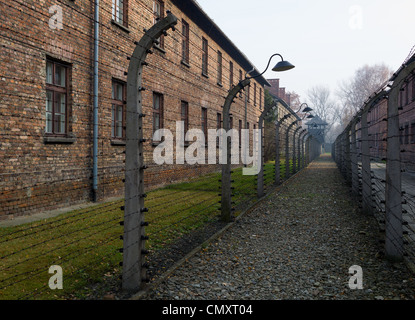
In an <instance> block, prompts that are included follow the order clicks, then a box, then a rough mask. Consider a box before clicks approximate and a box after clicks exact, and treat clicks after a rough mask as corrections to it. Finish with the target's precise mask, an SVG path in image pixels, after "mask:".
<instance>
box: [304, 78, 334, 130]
mask: <svg viewBox="0 0 415 320" xmlns="http://www.w3.org/2000/svg"><path fill="white" fill-rule="evenodd" d="M307 99H308V101H309V102H310V103H309V107H310V108H312V109H313V113H314V115H317V116H319V117H320V118H321V120H323V121H325V122H327V127H326V134H328V133H330V132H331V131H332V130H331V129H332V126H333V125H334V124H335V123H336V122H339V119H340V116H341V112H340V110H339V107H338V104H337V103H336V102H335V100H333V99H332V98H331V92H330V88H328V87H326V86H321V85H320V86H314V87H312V88H311V89H309V90H308V91H307Z"/></svg>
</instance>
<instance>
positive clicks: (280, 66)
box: [272, 60, 295, 72]
mask: <svg viewBox="0 0 415 320" xmlns="http://www.w3.org/2000/svg"><path fill="white" fill-rule="evenodd" d="M293 68H295V66H294V65H292V64H291V63H289V62H288V61H286V60H282V61H280V62H278V63H277V64H276V65H275V67H274V68H272V71H277V72H278V71H286V70H290V69H293Z"/></svg>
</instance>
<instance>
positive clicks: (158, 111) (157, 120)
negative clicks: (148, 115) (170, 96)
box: [153, 92, 164, 142]
mask: <svg viewBox="0 0 415 320" xmlns="http://www.w3.org/2000/svg"><path fill="white" fill-rule="evenodd" d="M163 113H164V97H163V95H162V94H160V93H156V92H154V93H153V141H155V142H160V141H161V136H160V135H158V134H157V135H155V134H154V133H155V132H156V131H157V130H159V129H163Z"/></svg>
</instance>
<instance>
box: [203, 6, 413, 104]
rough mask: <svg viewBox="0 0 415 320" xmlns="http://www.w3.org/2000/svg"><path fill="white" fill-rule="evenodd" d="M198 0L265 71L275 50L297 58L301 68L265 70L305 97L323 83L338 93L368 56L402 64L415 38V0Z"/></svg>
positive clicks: (374, 60) (391, 64)
mask: <svg viewBox="0 0 415 320" xmlns="http://www.w3.org/2000/svg"><path fill="white" fill-rule="evenodd" d="M197 2H198V3H199V4H200V6H201V7H202V8H203V10H204V11H205V12H206V13H207V14H208V15H209V16H210V17H211V19H212V20H214V21H215V23H216V24H217V25H218V26H219V27H220V28H221V29H222V30H223V31H224V33H225V34H226V35H227V36H228V37H229V38H230V39H231V40H232V41H233V42H234V43H235V45H236V46H237V47H238V48H239V49H240V50H241V51H242V52H243V53H244V54H245V55H246V56H247V57H248V59H249V60H250V61H251V62H252V63H253V64H254V65H255V67H256V68H257V69H258V70H259V71H260V72H262V71H263V70H264V69H265V67H266V65H267V63H268V59H269V57H270V56H271V55H272V54H273V53H280V54H281V55H282V56H283V57H284V59H286V60H288V61H289V62H291V63H292V64H294V65H295V66H296V68H295V69H293V70H290V71H286V72H283V73H275V72H272V71H268V72H267V73H265V75H264V76H265V77H266V78H267V79H270V78H279V79H281V80H280V83H281V86H283V87H286V88H287V90H288V91H295V92H297V93H298V94H300V96H301V98H302V102H304V101H306V100H307V99H306V93H307V90H308V89H309V88H310V87H312V86H315V85H325V86H329V87H330V88H331V90H332V92H333V93H334V92H335V90H336V89H337V86H338V84H339V82H341V81H342V80H346V79H349V78H350V77H352V76H353V74H354V72H355V70H356V69H358V68H359V67H361V66H363V65H365V64H369V65H372V64H377V63H385V64H386V65H388V66H389V67H391V68H392V69H393V70H397V69H398V68H399V67H400V66H401V64H402V62H403V61H404V60H405V59H406V57H407V56H408V54H409V52H410V51H411V49H412V48H413V46H414V45H415V1H414V0H392V1H391V0H388V1H386V0H313V1H310V0H256V1H252V0H197ZM274 59H275V60H273V61H272V63H271V64H272V65H275V64H276V63H277V62H278V59H279V58H278V57H275V58H274ZM270 69H271V67H270ZM270 69H269V70H270Z"/></svg>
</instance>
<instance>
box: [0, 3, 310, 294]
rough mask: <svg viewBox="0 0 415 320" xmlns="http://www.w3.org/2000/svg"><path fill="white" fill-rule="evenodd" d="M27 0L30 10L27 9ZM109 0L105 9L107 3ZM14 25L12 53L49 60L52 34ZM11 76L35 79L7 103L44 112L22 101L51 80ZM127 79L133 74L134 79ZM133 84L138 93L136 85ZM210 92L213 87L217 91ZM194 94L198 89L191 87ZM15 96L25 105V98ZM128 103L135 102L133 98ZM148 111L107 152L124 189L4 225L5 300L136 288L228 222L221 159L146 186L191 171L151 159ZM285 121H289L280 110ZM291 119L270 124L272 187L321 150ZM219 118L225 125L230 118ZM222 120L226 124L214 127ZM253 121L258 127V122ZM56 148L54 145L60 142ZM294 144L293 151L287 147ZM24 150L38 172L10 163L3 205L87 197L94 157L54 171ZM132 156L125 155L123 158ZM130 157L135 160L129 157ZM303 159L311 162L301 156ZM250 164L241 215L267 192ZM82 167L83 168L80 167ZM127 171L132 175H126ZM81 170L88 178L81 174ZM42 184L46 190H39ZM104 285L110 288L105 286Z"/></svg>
mask: <svg viewBox="0 0 415 320" xmlns="http://www.w3.org/2000/svg"><path fill="white" fill-rule="evenodd" d="M59 3H60V4H61V5H62V6H67V4H66V3H65V2H59ZM6 5H7V6H8V8H9V10H18V11H19V12H20V11H21V14H22V15H23V16H25V17H26V18H29V17H37V18H38V19H39V20H44V21H46V22H47V20H48V19H49V16H48V15H47V14H45V13H43V12H42V11H38V10H36V8H35V7H29V6H28V5H27V4H26V3H24V2H19V1H16V3H15V4H14V5H11V4H6ZM20 7H21V8H23V9H24V10H20V9H21V8H20ZM19 8H20V9H19ZM71 9H74V10H78V9H76V8H71ZM100 9H102V10H106V9H105V8H104V7H102V8H100ZM143 10H147V11H148V10H149V9H148V8H147V7H143ZM78 13H79V14H82V15H83V16H84V18H85V19H89V20H91V22H92V20H93V18H91V17H90V16H89V15H87V14H84V13H83V12H82V11H79V12H78ZM166 21H167V22H166ZM174 22H176V23H177V24H181V23H182V22H181V21H175V20H174V19H173V18H172V15H169V14H168V16H167V17H166V18H165V19H163V20H162V21H159V23H160V24H158V27H156V28H159V29H158V30H157V32H156V33H154V34H153V33H152V32H153V31H154V30H155V29H153V30H152V31H150V30H151V29H150V30H145V35H144V38H147V39H146V41H147V42H146V44H145V45H144V44H142V43H141V44H140V43H135V45H136V47H138V49H139V50H141V51H142V52H143V53H145V54H151V50H152V49H153V48H152V47H153V46H156V45H157V41H156V40H157V39H158V38H159V37H160V34H159V33H160V32H161V33H162V34H164V31H166V30H167V29H168V28H171V27H172V26H173V25H175V23H174ZM98 23H99V26H100V27H101V28H103V30H106V29H108V26H106V25H105V24H104V23H101V22H98ZM160 26H161V27H160ZM5 28H6V29H9V31H10V32H9V33H7V34H6V33H1V34H0V37H1V38H2V39H3V40H4V42H3V45H2V48H3V49H4V53H5V61H6V60H7V59H9V60H10V63H12V62H13V61H12V59H13V56H14V55H19V56H23V57H25V58H27V59H34V60H35V61H39V62H40V64H41V63H43V62H44V57H43V56H44V52H43V49H42V48H43V47H45V46H46V45H48V43H49V42H50V41H49V40H53V39H47V37H49V35H45V37H46V38H41V37H37V36H36V35H35V36H33V37H31V38H30V39H29V38H28V37H27V35H26V34H24V33H23V32H22V31H16V30H14V29H12V28H9V27H8V26H5ZM63 30H64V32H67V33H68V34H70V33H72V34H76V35H77V36H78V38H79V40H80V41H81V42H85V43H87V42H88V41H90V39H89V37H90V35H89V34H87V33H84V32H83V31H82V30H81V29H78V28H75V27H73V26H71V25H69V24H68V25H66V24H65V25H64V29H63ZM194 35H195V36H199V35H196V34H194ZM165 36H166V35H165ZM45 39H46V40H45ZM172 39H173V41H174V42H175V43H176V44H177V43H179V42H180V38H178V37H175V36H174V33H173V35H172ZM124 40H129V39H124ZM110 44H111V39H109V38H103V39H102V41H101V42H100V44H99V49H100V50H102V51H103V52H106V53H111V54H117V55H121V56H125V58H127V57H128V59H129V60H130V63H135V64H137V63H138V64H139V65H140V67H139V68H138V69H137V70H143V67H144V68H152V69H157V68H159V67H158V66H156V65H153V64H150V65H148V64H146V63H145V58H144V57H140V59H137V57H136V56H135V55H132V56H131V52H129V51H128V50H125V49H124V48H123V47H120V48H117V49H115V48H113V47H112V46H111V45H110ZM165 46H166V47H165V49H166V50H171V51H173V52H175V53H177V54H179V52H177V50H178V49H177V47H180V46H176V45H173V46H170V45H169V44H168V42H167V41H166V42H165ZM212 51H213V50H212ZM71 54H72V55H73V59H72V62H73V63H76V65H77V67H78V69H79V71H85V72H90V63H89V62H88V61H87V60H85V59H84V57H83V56H81V55H78V54H77V53H75V52H71ZM9 60H7V61H9ZM209 61H213V59H209ZM209 63H213V62H209ZM213 67H214V66H213V65H212V68H213ZM21 68H22V66H20V65H17V66H16V69H19V70H20V69H21ZM110 68H113V66H112V65H110V64H108V63H105V62H102V63H100V66H99V72H100V74H104V75H107V76H111V71H110ZM21 71H22V70H21ZM118 71H119V72H121V73H124V71H125V70H124V69H123V68H122V67H119V70H118ZM159 71H161V70H159ZM139 72H141V71H139ZM139 72H138V73H139ZM144 72H145V70H144ZM163 72H164V73H166V77H176V78H177V77H179V76H178V75H176V74H173V72H171V71H166V70H163ZM138 73H137V72H134V70H132V71H130V70H129V72H128V76H134V75H138ZM4 76H5V78H8V79H9V78H10V80H13V81H18V82H19V83H22V84H24V86H25V87H26V86H27V90H26V89H25V90H23V91H22V93H21V94H20V95H18V96H16V94H15V93H12V92H11V91H7V90H6V89H7V88H4V89H5V91H4V92H3V91H2V102H3V103H4V104H5V105H14V106H16V107H17V108H21V111H25V112H21V113H20V115H19V117H20V118H19V119H20V121H21V120H22V119H23V120H25V121H27V122H32V121H38V117H39V115H38V114H37V113H36V112H34V111H33V112H32V111H31V110H23V108H24V106H23V104H22V102H24V103H27V104H30V103H31V104H34V105H38V104H39V105H44V103H45V98H43V97H42V96H38V95H35V94H33V93H31V92H30V89H29V87H30V86H31V85H39V87H41V86H42V85H43V83H41V82H39V81H38V80H36V79H34V80H33V79H30V78H29V77H24V78H21V77H19V76H13V77H12V76H10V77H9V75H4ZM180 80H181V81H183V83H184V84H185V85H186V84H188V85H191V84H190V82H188V80H187V79H185V78H182V79H180ZM153 81H154V80H153V79H151V78H148V79H146V83H143V84H141V85H139V83H138V82H137V89H139V88H141V89H142V90H138V91H137V90H136V92H137V93H138V94H140V93H142V92H144V89H145V88H144V87H152V86H154V85H155V83H154V82H153ZM127 82H128V84H130V83H131V81H127ZM128 84H127V86H128ZM73 90H74V94H76V95H77V96H78V97H80V99H81V100H82V101H84V100H85V101H89V99H91V98H92V96H93V95H92V94H91V92H90V91H89V90H88V88H74V89H73ZM204 90H209V88H204ZM128 91H130V92H134V88H133V89H132V90H128ZM211 93H212V94H213V91H212V92H211ZM165 94H166V95H171V96H177V92H174V90H173V89H172V90H170V91H168V92H166V93H165ZM127 95H128V94H127ZM188 95H190V96H191V97H193V96H192V93H191V92H190V93H188ZM193 98H196V97H195V96H194V97H193ZM16 99H17V100H19V102H20V104H19V103H17V102H16ZM101 99H103V102H102V103H103V104H108V105H110V104H111V99H109V98H108V97H104V96H103V97H101ZM127 99H128V96H127ZM130 99H132V100H131V101H133V100H135V101H141V104H142V105H143V107H144V109H143V110H150V109H151V108H152V106H150V103H149V102H148V101H147V100H146V99H139V97H138V96H137V97H135V98H134V97H130ZM195 100H197V99H195ZM128 104H129V105H131V102H130V103H128ZM79 106H80V105H79ZM143 110H141V112H139V110H138V109H137V110H131V109H128V110H126V118H127V119H130V120H128V121H130V122H127V125H126V128H125V130H126V131H127V132H128V131H129V130H132V131H133V132H132V133H129V134H127V139H126V144H125V148H124V147H123V146H124V144H121V145H117V146H114V149H113V151H112V153H111V154H112V156H111V157H112V161H108V162H107V164H106V165H105V166H100V167H99V171H98V175H97V179H98V181H99V183H100V186H101V187H102V188H104V189H107V190H115V189H117V188H119V186H123V184H125V193H124V192H122V193H121V194H120V193H116V194H114V196H116V197H117V199H116V200H113V201H109V202H104V203H103V204H100V205H94V206H87V207H85V208H83V209H77V210H74V211H70V212H68V213H64V214H62V215H58V216H56V217H54V218H45V219H42V220H38V221H35V222H32V223H29V224H22V225H17V226H13V227H1V228H0V299H64V298H70V299H85V298H96V297H97V296H96V295H97V294H102V293H104V292H105V290H107V288H108V285H107V283H108V282H109V283H110V285H111V288H112V289H113V288H122V289H125V290H127V291H131V290H132V291H136V290H137V289H138V288H140V287H141V286H142V284H143V283H146V282H151V281H153V280H154V279H155V278H156V276H157V275H158V274H160V273H162V272H163V271H164V270H165V269H166V268H168V267H169V266H171V264H172V263H174V262H175V261H177V259H178V258H180V257H182V256H184V255H185V254H186V253H187V252H189V250H190V248H191V246H193V245H194V244H195V243H200V242H201V241H204V239H206V237H208V236H210V235H211V233H212V230H216V229H212V228H207V227H206V226H209V225H210V224H212V225H214V228H220V227H221V226H223V224H221V223H220V221H221V220H220V218H221V214H220V212H221V211H222V206H223V203H221V196H222V194H221V188H222V181H221V180H222V178H223V176H222V174H221V169H222V167H221V166H220V165H197V166H192V168H191V170H187V171H186V173H185V174H189V176H191V179H189V181H187V182H183V183H169V182H168V181H167V182H166V183H165V184H166V185H165V186H164V187H161V188H160V187H157V188H156V187H154V186H153V187H144V185H151V180H152V179H153V178H155V177H157V176H158V175H159V174H160V172H173V173H174V172H175V171H180V170H182V167H180V165H163V166H160V165H155V164H153V163H149V162H150V161H148V158H147V157H146V154H148V150H151V149H152V148H148V145H149V143H151V139H149V138H150V137H151V135H152V128H150V126H149V125H148V122H147V120H148V117H147V119H146V118H145V116H146V112H145V111H143ZM26 111H27V112H26ZM231 112H232V107H231ZM1 115H2V116H4V117H10V116H11V114H10V112H9V111H8V110H7V109H4V108H3V109H1ZM209 115H210V116H209V118H208V119H207V123H208V124H209V126H211V125H212V124H213V123H218V119H217V118H215V119H213V116H212V115H211V114H209ZM147 116H148V114H147ZM164 116H165V120H166V122H176V121H178V120H179V119H180V117H181V114H180V112H173V111H172V112H169V113H166V114H165V115H164ZM135 120H137V121H135ZM16 121H17V120H16ZM279 121H281V117H280V118H279V120H278V122H279ZM292 121H293V118H290V117H287V118H285V119H284V120H283V121H281V123H279V125H278V126H277V124H276V123H277V122H272V121H271V123H270V126H275V127H273V129H275V131H273V134H270V136H269V139H270V140H273V141H275V146H274V151H273V152H272V153H274V154H275V160H274V157H272V158H270V159H267V161H264V163H263V168H264V177H263V180H262V183H261V184H260V188H262V190H263V194H266V193H267V192H268V191H270V190H272V187H273V186H276V185H279V184H281V183H282V182H283V181H285V180H286V179H288V178H289V177H290V176H291V175H292V174H293V173H294V171H298V170H299V169H301V168H304V167H305V166H306V165H307V164H308V163H309V162H310V161H312V160H313V159H314V158H315V157H316V156H317V155H318V152H317V151H316V150H317V147H316V142H315V141H314V140H313V139H312V137H311V136H308V137H305V136H304V137H305V138H306V139H304V140H301V137H300V135H299V134H298V133H299V132H301V130H298V131H297V135H296V137H295V139H296V140H293V139H294V135H293V133H294V128H295V129H296V130H297V127H296V126H294V125H293V126H290V125H291V123H292ZM78 122H79V123H80V124H82V125H85V126H86V127H88V126H90V124H88V123H81V122H82V120H81V119H78ZM219 122H220V125H221V126H222V127H223V119H221V120H220V121H219ZM132 123H134V124H132ZM136 125H137V126H136ZM251 125H252V126H255V127H256V128H258V125H259V124H258V123H252V124H251ZM98 127H99V132H101V134H100V135H99V137H98V141H99V144H100V145H102V146H104V144H107V143H109V142H110V140H111V139H110V138H108V136H107V135H106V133H107V132H110V131H111V130H112V125H111V124H104V123H99V124H98ZM218 127H219V125H218V126H217V127H215V129H217V128H218ZM131 128H132V129H131ZM212 128H213V127H212ZM250 129H255V128H253V127H251V128H250ZM26 134H30V135H31V136H32V137H34V138H38V139H42V138H43V134H42V133H41V132H39V131H37V130H31V131H30V132H26ZM2 136H3V137H5V138H7V139H14V137H15V136H14V134H13V133H12V131H11V130H4V131H2ZM266 139H268V138H265V137H264V142H265V141H266ZM249 144H250V145H252V144H253V141H250V143H249ZM137 146H138V149H137ZM52 148H54V147H53V145H52ZM54 149H57V148H54ZM287 152H288V154H286V153H287ZM127 155H128V156H127ZM98 157H99V159H103V158H104V154H103V153H99V154H98ZM218 157H219V155H218ZM15 158H16V159H17V160H16V161H17V162H18V163H29V162H30V163H31V162H36V170H34V171H32V172H24V170H22V171H21V172H17V173H16V172H14V173H9V172H5V171H2V172H1V177H2V182H1V188H2V191H1V199H0V201H1V205H2V207H4V208H9V210H10V212H12V211H13V210H15V209H16V208H19V210H20V211H18V212H19V214H21V215H23V214H24V212H25V208H29V207H31V204H29V203H27V201H31V200H30V199H31V197H28V196H27V194H28V193H33V194H30V195H31V196H33V198H35V197H38V198H42V199H43V200H42V202H43V204H42V208H45V207H47V206H48V202H49V201H50V200H51V199H52V198H54V197H56V198H55V199H54V200H56V202H57V203H59V202H62V201H67V204H68V205H73V204H77V203H78V204H79V203H81V202H82V201H80V200H79V199H84V198H85V195H84V193H85V190H89V189H90V181H91V173H90V170H89V169H84V168H79V167H78V166H79V163H81V162H83V161H85V158H84V157H83V156H82V155H80V156H79V157H77V158H76V157H71V158H69V159H67V160H65V161H63V162H62V164H61V165H60V166H59V167H58V171H57V173H56V174H55V176H54V177H53V179H52V178H51V177H50V176H49V175H48V171H49V164H48V161H49V159H50V158H52V157H51V156H50V155H49V154H39V155H37V156H36V159H30V158H29V157H28V156H27V155H24V154H23V153H22V154H21V153H19V152H17V154H16V155H15ZM56 158H57V157H56ZM124 159H125V164H123V163H122V162H123V161H124ZM128 159H132V160H131V162H130V163H129V160H128ZM138 159H139V161H138ZM218 159H219V158H218ZM300 159H302V160H303V161H302V162H301V161H300ZM268 160H269V161H268ZM301 163H302V166H301V165H300V164H301ZM242 170H243V167H241V166H238V165H236V166H234V167H233V168H232V170H231V171H232V172H231V184H232V185H231V188H232V189H231V193H232V200H231V205H232V208H233V209H234V210H233V211H232V212H233V215H234V216H235V215H238V214H240V213H241V212H242V211H243V210H244V209H245V208H246V207H247V205H249V204H252V203H254V202H255V201H257V199H258V197H261V195H259V194H258V180H257V176H256V175H252V176H251V175H243V174H242ZM83 171H85V172H83ZM80 172H81V173H82V172H83V174H79V173H80ZM124 175H125V178H124V179H122V178H123V176H124ZM79 176H84V177H85V178H79ZM122 180H124V181H122ZM149 180H150V181H149ZM178 180H180V179H178ZM145 182H148V183H147V184H146V183H145ZM10 185H14V186H16V188H14V189H10V188H9V186H10ZM68 185H71V186H72V190H73V193H72V194H71V196H70V198H69V199H68V198H66V195H65V194H64V193H62V195H59V196H58V195H57V190H60V189H59V188H61V187H62V186H64V189H65V188H66V189H65V190H67V188H68ZM132 185H133V186H132ZM41 186H47V188H43V189H41V188H40V187H41ZM37 190H44V191H43V192H42V193H40V192H39V191H37ZM45 190H46V191H45ZM127 190H128V191H127ZM134 190H135V191H134ZM132 191H134V192H132ZM60 197H61V198H60ZM32 207H33V206H32ZM204 228H206V229H205V231H204V234H203V235H202V236H201V237H199V236H198V235H200V232H196V233H194V232H193V231H195V230H200V229H202V230H204ZM193 236H197V237H198V238H197V239H196V240H197V241H196V242H195V241H194V239H193V238H192V237H193ZM52 265H58V266H60V267H62V270H63V288H64V290H62V291H60V290H51V287H50V283H49V282H48V280H49V279H50V278H51V277H52V275H53V274H52V273H49V268H50V267H51V266H52ZM101 285H102V289H100V288H101V287H100V286H101ZM100 290H101V291H100ZM110 290H111V289H110Z"/></svg>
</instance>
